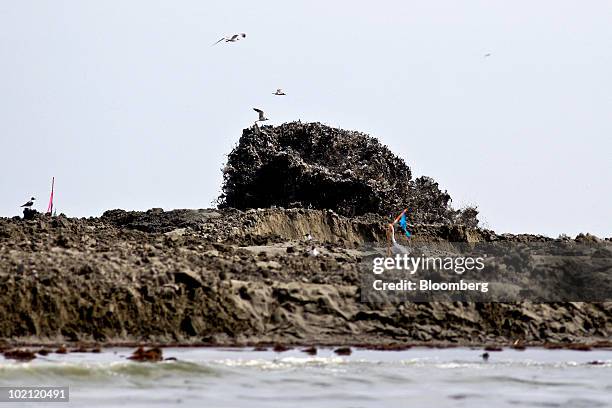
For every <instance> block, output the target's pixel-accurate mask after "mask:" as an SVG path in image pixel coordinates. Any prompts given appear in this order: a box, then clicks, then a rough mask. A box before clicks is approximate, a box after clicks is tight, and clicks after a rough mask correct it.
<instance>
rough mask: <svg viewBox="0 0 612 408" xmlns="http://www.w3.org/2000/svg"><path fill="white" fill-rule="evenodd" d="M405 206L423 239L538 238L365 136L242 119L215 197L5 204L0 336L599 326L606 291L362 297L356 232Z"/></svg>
mask: <svg viewBox="0 0 612 408" xmlns="http://www.w3.org/2000/svg"><path fill="white" fill-rule="evenodd" d="M404 207H409V208H410V215H411V219H410V222H411V228H412V230H413V234H414V236H415V237H418V239H420V240H423V241H428V240H430V241H432V242H444V241H452V242H489V241H494V240H542V239H546V238H544V237H539V236H529V235H509V234H496V233H494V232H493V231H490V230H486V229H482V228H479V227H478V220H477V218H476V217H477V211H476V209H474V208H467V209H463V210H455V209H453V208H452V207H451V206H450V195H449V194H448V193H447V192H445V191H440V190H439V188H438V185H437V184H436V183H435V181H433V180H432V179H430V178H427V177H420V178H417V179H412V175H411V171H410V169H409V167H408V166H407V165H406V164H405V163H404V161H403V160H402V159H400V158H398V157H397V156H395V155H393V154H392V153H391V152H390V151H389V150H388V149H387V148H386V147H384V146H382V145H381V144H380V143H379V142H378V141H377V140H376V139H374V138H372V137H370V136H367V135H364V134H361V133H358V132H348V131H344V130H340V129H334V128H330V127H327V126H324V125H321V124H316V123H315V124H303V123H289V124H284V125H281V126H278V127H261V128H256V127H253V128H249V129H245V130H244V132H243V135H242V137H241V139H240V142H239V143H238V145H237V146H236V148H235V149H234V150H233V151H232V152H231V153H230V154H229V156H228V163H227V165H226V167H225V169H224V185H223V194H222V196H221V197H220V199H219V205H218V208H212V209H201V210H172V211H164V210H162V209H151V210H149V211H146V212H134V211H124V210H110V211H107V212H105V213H104V214H103V215H102V216H101V217H97V218H93V217H92V218H69V217H66V216H63V215H60V216H57V217H49V216H45V215H41V214H38V213H29V214H28V217H26V218H28V219H23V218H21V217H15V218H10V219H8V218H0V291H1V293H2V296H1V297H0V316H1V317H0V338H1V339H2V342H3V343H5V344H10V345H15V344H34V343H36V344H38V343H40V344H45V343H47V344H51V343H64V342H97V343H103V344H122V343H123V344H127V343H139V342H145V343H156V344H167V345H169V344H185V345H188V344H201V345H254V344H285V345H291V344H301V345H306V344H308V345H310V344H316V345H335V344H343V345H344V344H346V345H366V346H374V347H385V346H388V345H397V344H399V345H401V344H404V345H407V344H448V345H453V344H454V345H465V344H492V343H495V344H509V343H512V342H514V341H516V340H517V339H520V341H521V342H524V343H525V344H530V343H531V344H542V343H565V344H569V343H573V342H587V343H596V342H600V344H602V343H601V342H606V341H609V340H610V335H611V333H612V323H611V322H612V303H610V302H607V303H544V304H538V303H531V302H523V303H512V304H508V303H466V302H463V303H461V302H437V303H436V302H429V303H400V304H396V303H391V302H389V303H382V304H381V303H376V304H373V303H365V302H362V301H361V295H360V275H359V274H360V261H361V257H362V253H361V250H362V248H363V245H364V243H366V242H369V243H372V242H374V243H380V244H382V245H384V243H385V240H386V237H385V230H384V226H385V224H386V223H388V222H389V220H390V218H391V217H392V216H393V215H395V214H396V213H397V212H398V210H401V209H402V208H404ZM307 234H310V235H311V236H312V240H308V239H307V237H306V235H307ZM585 237H587V238H588V236H583V237H582V239H585ZM593 239H594V238H593ZM313 247H315V248H317V251H318V252H319V253H318V255H316V256H314V255H313V254H312V253H311V250H312V248H313Z"/></svg>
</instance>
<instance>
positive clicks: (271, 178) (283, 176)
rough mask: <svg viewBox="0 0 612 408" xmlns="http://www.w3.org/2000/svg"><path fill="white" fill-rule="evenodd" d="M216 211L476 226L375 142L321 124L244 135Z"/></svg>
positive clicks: (446, 196)
mask: <svg viewBox="0 0 612 408" xmlns="http://www.w3.org/2000/svg"><path fill="white" fill-rule="evenodd" d="M223 177H224V183H223V193H222V195H221V197H220V198H219V204H220V207H221V208H223V207H233V208H238V209H248V208H266V207H274V206H276V207H283V208H296V207H300V208H313V209H331V210H334V211H335V212H337V213H338V214H341V215H345V216H356V215H363V214H367V213H375V214H380V215H383V216H385V217H390V216H394V215H396V214H397V213H398V212H399V211H401V209H403V208H406V207H408V208H410V211H411V212H410V214H411V217H410V218H411V220H412V221H413V222H428V223H438V222H442V223H455V222H461V223H466V224H471V225H476V224H477V220H476V213H475V212H472V213H469V214H466V213H462V212H460V211H455V210H453V209H452V208H450V206H449V202H450V200H451V197H450V195H449V194H447V193H446V192H442V191H440V189H439V187H438V184H437V183H436V182H435V181H434V180H432V179H431V178H428V177H421V178H418V179H416V180H413V179H412V173H411V171H410V168H409V167H408V165H406V163H405V162H404V161H403V160H402V159H401V158H399V157H397V156H396V155H394V154H393V153H392V152H391V151H390V150H389V149H388V148H387V147H386V146H384V145H382V144H381V143H380V142H379V141H378V140H377V139H375V138H373V137H371V136H368V135H366V134H363V133H359V132H353V131H347V130H342V129H337V128H331V127H329V126H325V125H322V124H320V123H300V122H293V123H286V124H283V125H280V126H277V127H272V126H264V127H261V128H259V127H251V128H248V129H244V131H243V134H242V137H241V138H240V141H239V144H238V146H236V147H235V148H234V150H233V151H232V152H231V153H230V154H229V156H228V161H227V165H226V166H225V168H224V169H223Z"/></svg>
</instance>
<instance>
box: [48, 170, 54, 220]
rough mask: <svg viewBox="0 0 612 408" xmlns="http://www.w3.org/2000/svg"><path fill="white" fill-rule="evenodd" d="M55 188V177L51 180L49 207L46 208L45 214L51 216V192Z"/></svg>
mask: <svg viewBox="0 0 612 408" xmlns="http://www.w3.org/2000/svg"><path fill="white" fill-rule="evenodd" d="M54 188H55V177H53V179H51V197H49V206H48V207H47V214H48V215H53V190H54Z"/></svg>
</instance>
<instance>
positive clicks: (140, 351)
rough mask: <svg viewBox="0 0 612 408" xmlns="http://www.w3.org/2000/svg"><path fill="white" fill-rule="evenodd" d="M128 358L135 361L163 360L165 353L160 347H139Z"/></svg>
mask: <svg viewBox="0 0 612 408" xmlns="http://www.w3.org/2000/svg"><path fill="white" fill-rule="evenodd" d="M128 360H133V361H149V362H154V361H162V360H163V354H162V350H161V348H159V347H151V348H149V349H145V348H144V347H138V348H137V349H136V350H135V351H134V352H133V353H132V355H131V356H129V357H128Z"/></svg>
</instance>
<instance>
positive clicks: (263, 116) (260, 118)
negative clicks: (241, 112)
mask: <svg viewBox="0 0 612 408" xmlns="http://www.w3.org/2000/svg"><path fill="white" fill-rule="evenodd" d="M253 110H254V111H255V112H257V113H259V119H257V120H256V121H255V123H257V122H263V121H265V120H269V119H268V118H266V116H265V115H264V111H262V110H261V109H257V108H253Z"/></svg>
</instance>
